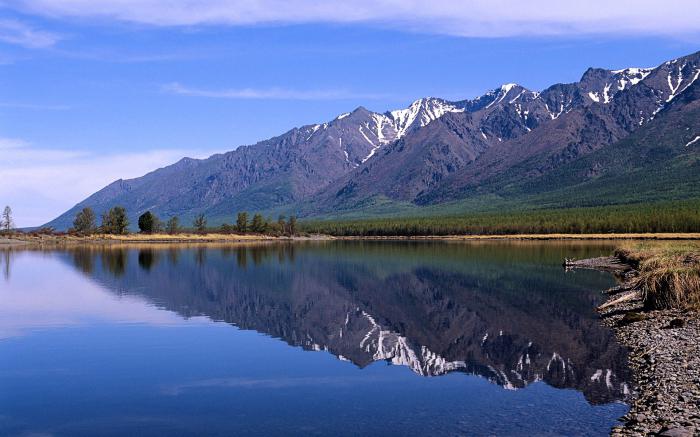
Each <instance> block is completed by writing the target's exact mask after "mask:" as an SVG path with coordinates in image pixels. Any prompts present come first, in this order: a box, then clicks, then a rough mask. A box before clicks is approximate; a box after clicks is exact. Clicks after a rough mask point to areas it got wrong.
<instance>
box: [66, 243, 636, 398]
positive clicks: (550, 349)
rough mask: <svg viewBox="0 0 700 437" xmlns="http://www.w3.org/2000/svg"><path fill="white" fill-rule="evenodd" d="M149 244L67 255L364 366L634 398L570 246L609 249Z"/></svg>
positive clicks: (141, 288)
mask: <svg viewBox="0 0 700 437" xmlns="http://www.w3.org/2000/svg"><path fill="white" fill-rule="evenodd" d="M138 247H139V249H136V247H134V246H128V247H127V246H123V245H90V246H80V247H77V246H76V247H72V248H69V249H66V250H64V251H61V252H57V253H58V254H59V255H63V256H62V259H64V260H67V261H69V263H70V264H71V265H73V266H74V267H77V268H78V269H79V270H80V271H82V272H83V273H84V274H86V275H87V276H88V277H90V278H92V279H94V280H96V281H97V282H99V283H100V284H102V285H104V286H105V287H106V288H107V289H110V290H113V291H114V292H116V293H118V294H119V295H129V294H132V295H139V296H143V297H145V298H147V299H148V300H149V301H150V302H153V303H155V305H157V306H158V307H160V308H163V309H166V310H168V311H174V312H176V313H178V314H180V315H181V316H182V317H184V318H190V317H196V316H206V317H208V318H210V319H211V320H217V321H225V322H227V323H230V324H232V325H235V326H238V327H240V328H241V329H249V330H255V331H257V332H260V333H264V334H267V335H269V336H272V337H275V338H279V339H282V340H283V341H285V342H286V343H288V344H289V345H292V346H297V347H302V348H303V349H306V350H326V351H328V352H330V353H332V354H333V355H335V356H336V357H337V358H338V359H342V360H349V361H352V362H353V363H354V364H355V365H357V366H359V367H365V366H367V365H369V364H371V363H373V362H375V361H387V362H389V363H392V364H395V365H406V366H408V367H409V368H411V369H412V370H413V371H414V372H415V373H417V374H420V375H425V376H431V375H441V374H445V373H449V372H454V371H457V372H463V373H469V374H475V375H480V376H482V377H484V378H486V379H488V380H490V381H492V382H494V383H497V384H499V385H501V386H503V387H506V388H521V387H525V386H527V385H528V384H530V383H532V382H535V381H540V380H544V381H545V382H546V383H548V384H549V385H551V386H554V387H560V388H576V389H578V390H580V391H583V392H584V395H585V396H586V398H587V399H588V400H589V401H590V402H592V403H604V402H610V401H615V400H620V399H625V398H626V392H627V388H626V384H625V381H626V379H627V376H626V375H627V371H626V366H625V355H624V351H623V350H622V349H621V348H619V347H618V346H617V345H616V344H615V343H614V341H613V340H612V338H611V335H610V333H609V332H607V331H605V330H603V328H601V327H600V326H599V325H598V321H597V320H596V319H595V318H594V316H593V312H592V310H591V299H594V298H595V297H594V296H596V297H597V291H592V290H598V289H599V288H600V287H601V286H602V283H601V281H600V280H599V279H596V280H595V281H594V282H591V283H586V284H579V285H576V284H577V283H580V281H581V278H583V279H585V278H586V277H587V276H586V274H583V275H578V276H577V278H576V279H577V280H578V281H576V280H575V281H573V282H571V280H570V279H569V277H566V278H564V277H563V272H562V271H561V268H560V266H559V264H560V261H561V259H562V257H563V255H562V254H563V253H564V254H566V253H572V252H574V253H577V254H578V253H579V252H580V255H581V256H585V255H586V254H587V253H590V252H591V251H592V250H593V251H597V250H601V251H604V250H609V249H608V248H609V245H600V246H599V245H597V244H595V245H593V246H591V245H581V244H579V243H577V242H574V243H572V244H569V243H562V242H557V243H553V244H552V243H547V244H545V245H543V244H542V243H532V242H513V243H510V242H508V243H504V242H500V243H496V242H479V243H474V244H466V245H465V244H445V243H441V242H433V243H430V242H400V243H390V242H344V241H338V242H334V243H328V242H324V243H320V244H315V243H308V244H300V243H286V244H281V243H275V244H262V245H261V244H251V245H242V246H238V245H223V246H205V245H195V246H192V247H189V248H187V249H185V248H183V247H182V246H179V245H166V246H163V248H161V247H154V246H151V245H142V246H138ZM592 247H595V249H592ZM562 251H563V252H562ZM576 251H579V252H576ZM588 276H590V277H591V278H596V277H598V278H600V277H601V276H600V275H599V274H597V273H596V272H590V274H588ZM584 282H585V281H584ZM605 283H606V284H607V279H606V280H605ZM596 375H598V377H596Z"/></svg>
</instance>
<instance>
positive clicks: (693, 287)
mask: <svg viewBox="0 0 700 437" xmlns="http://www.w3.org/2000/svg"><path fill="white" fill-rule="evenodd" d="M617 256H619V257H620V258H622V259H624V260H626V261H628V262H630V263H631V264H633V265H635V266H636V267H637V270H638V271H639V277H638V278H637V283H636V288H637V289H638V290H639V291H640V292H641V294H642V298H643V300H644V305H645V306H646V307H647V308H649V309H669V308H675V309H694V310H698V309H700V243H695V242H688V243H680V242H663V243H661V242H651V243H650V242H641V243H640V242H637V243H629V244H626V245H623V246H622V247H621V248H620V249H618V251H617Z"/></svg>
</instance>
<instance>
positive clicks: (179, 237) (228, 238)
mask: <svg viewBox="0 0 700 437" xmlns="http://www.w3.org/2000/svg"><path fill="white" fill-rule="evenodd" d="M16 238H18V239H21V240H22V241H25V242H30V243H199V242H202V243H203V242H238V241H267V240H278V239H280V238H279V237H273V236H269V235H256V234H245V235H239V234H173V235H170V234H126V235H111V234H94V235H84V236H80V235H22V236H19V237H16Z"/></svg>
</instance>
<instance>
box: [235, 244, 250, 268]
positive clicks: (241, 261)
mask: <svg viewBox="0 0 700 437" xmlns="http://www.w3.org/2000/svg"><path fill="white" fill-rule="evenodd" d="M236 264H238V267H240V268H242V269H243V270H245V268H246V267H247V266H248V252H247V251H246V247H245V246H243V247H240V248H239V249H238V250H237V251H236Z"/></svg>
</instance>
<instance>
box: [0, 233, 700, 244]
mask: <svg viewBox="0 0 700 437" xmlns="http://www.w3.org/2000/svg"><path fill="white" fill-rule="evenodd" d="M326 240H342V241H401V240H409V241H431V240H434V241H489V240H491V241H498V240H500V241H546V240H561V241H567V240H568V241H573V240H576V241H587V240H603V241H605V240H666V241H672V240H700V233H610V234H506V235H416V236H401V235H396V236H332V235H322V234H311V235H310V234H301V235H295V236H273V235H263V234H220V233H209V234H195V233H192V234H189V233H188V234H184V233H183V234H172V235H171V234H141V233H133V234H125V235H113V234H94V235H84V236H81V235H51V234H38V235H37V234H13V235H11V236H0V247H9V246H18V245H27V244H41V245H50V244H82V243H105V244H128V243H139V244H144V243H146V244H147V243H161V244H162V243H168V244H170V243H172V244H179V243H186V244H191V243H242V242H246V243H252V242H258V241H259V242H274V241H286V242H289V241H326Z"/></svg>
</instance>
